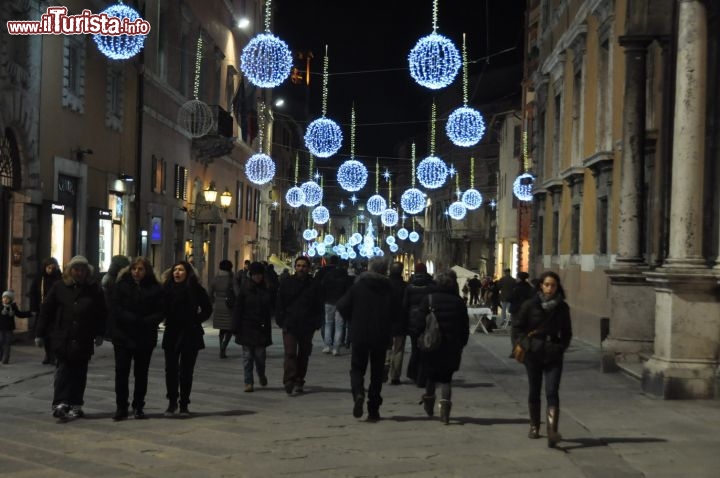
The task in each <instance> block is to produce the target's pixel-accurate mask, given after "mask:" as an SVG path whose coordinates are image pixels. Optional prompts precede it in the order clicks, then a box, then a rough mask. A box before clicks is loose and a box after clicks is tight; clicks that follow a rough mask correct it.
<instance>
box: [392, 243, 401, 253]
mask: <svg viewBox="0 0 720 478" xmlns="http://www.w3.org/2000/svg"><path fill="white" fill-rule="evenodd" d="M398 249H400V248H399V247H398V245H397V244H390V252H397V251H398Z"/></svg>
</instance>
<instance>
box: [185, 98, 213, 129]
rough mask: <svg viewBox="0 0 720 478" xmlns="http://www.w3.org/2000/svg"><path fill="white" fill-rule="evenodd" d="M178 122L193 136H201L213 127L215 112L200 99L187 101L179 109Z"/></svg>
mask: <svg viewBox="0 0 720 478" xmlns="http://www.w3.org/2000/svg"><path fill="white" fill-rule="evenodd" d="M177 122H178V126H180V127H181V128H182V129H183V131H185V132H186V133H187V134H188V135H189V136H190V137H191V138H200V137H201V136H205V135H206V134H207V133H208V132H209V131H210V129H211V128H212V127H213V122H214V120H213V112H212V109H210V107H209V106H208V105H207V103H204V102H202V101H200V100H197V99H195V100H190V101H186V102H185V103H183V105H182V106H180V109H179V110H178V120H177Z"/></svg>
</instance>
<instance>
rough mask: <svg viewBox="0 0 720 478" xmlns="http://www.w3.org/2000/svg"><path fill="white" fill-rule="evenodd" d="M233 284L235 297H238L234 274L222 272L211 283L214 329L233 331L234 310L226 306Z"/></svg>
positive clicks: (210, 292) (209, 288) (209, 292)
mask: <svg viewBox="0 0 720 478" xmlns="http://www.w3.org/2000/svg"><path fill="white" fill-rule="evenodd" d="M231 284H232V286H233V288H234V290H235V295H236V296H237V292H238V291H237V287H235V284H234V281H233V275H232V272H228V271H223V270H220V271H218V273H217V275H216V276H215V278H214V279H213V280H212V282H210V286H209V287H208V295H209V296H210V302H212V305H213V328H214V329H223V330H231V329H232V326H233V323H232V310H230V309H228V306H227V305H226V304H225V298H226V296H227V290H228V287H230V285H231Z"/></svg>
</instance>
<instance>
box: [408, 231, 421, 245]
mask: <svg viewBox="0 0 720 478" xmlns="http://www.w3.org/2000/svg"><path fill="white" fill-rule="evenodd" d="M408 239H410V242H417V241H419V240H420V234H418V233H417V232H415V231H413V232H411V233H410V234H408Z"/></svg>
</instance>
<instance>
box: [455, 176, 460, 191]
mask: <svg viewBox="0 0 720 478" xmlns="http://www.w3.org/2000/svg"><path fill="white" fill-rule="evenodd" d="M455 190H457V193H458V196H459V195H460V172H459V171H456V172H455Z"/></svg>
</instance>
